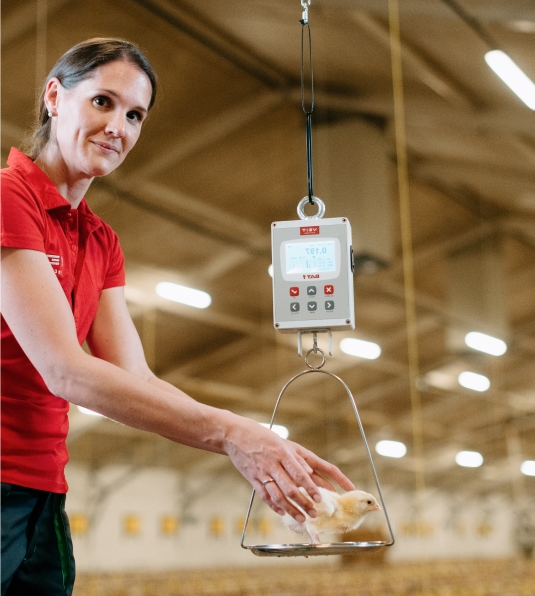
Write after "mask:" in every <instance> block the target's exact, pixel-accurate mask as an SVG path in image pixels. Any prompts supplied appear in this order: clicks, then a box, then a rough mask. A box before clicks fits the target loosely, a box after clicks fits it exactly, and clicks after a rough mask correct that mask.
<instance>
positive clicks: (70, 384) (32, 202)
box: [1, 39, 353, 596]
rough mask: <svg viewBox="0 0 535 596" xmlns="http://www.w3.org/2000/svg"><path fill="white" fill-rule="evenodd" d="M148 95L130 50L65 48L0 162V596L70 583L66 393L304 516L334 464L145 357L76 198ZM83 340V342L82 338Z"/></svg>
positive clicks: (119, 268)
mask: <svg viewBox="0 0 535 596" xmlns="http://www.w3.org/2000/svg"><path fill="white" fill-rule="evenodd" d="M155 95H156V79H155V76H154V73H153V71H152V69H151V67H150V65H149V63H148V61H147V59H146V58H145V57H144V56H143V54H142V53H141V52H140V50H139V49H138V48H137V47H136V46H135V45H133V44H131V43H129V42H126V41H123V40H117V39H92V40H88V41H86V42H83V43H81V44H78V45H77V46H74V47H73V48H71V49H70V50H69V51H68V52H67V53H66V54H64V55H63V56H62V57H61V58H60V60H59V61H58V63H57V64H56V65H55V66H54V68H53V69H52V71H51V72H50V75H49V76H48V78H47V81H46V84H45V87H44V90H43V92H42V95H41V98H40V100H39V106H38V110H39V127H38V128H37V130H36V132H35V134H34V146H33V149H32V151H31V152H30V155H29V156H26V155H24V154H22V153H21V152H19V151H17V150H16V149H12V151H11V153H10V156H9V159H8V165H9V167H8V168H7V169H5V170H3V171H2V203H3V204H2V210H3V213H2V242H1V244H2V348H3V349H2V372H3V382H2V596H4V595H6V594H9V595H13V594H24V595H25V596H30V595H33V594H43V595H45V594H46V595H47V596H51V595H55V594H71V591H72V584H73V581H74V560H73V557H72V544H71V541H70V535H69V530H68V521H67V518H66V516H65V512H64V499H65V493H66V491H67V484H66V482H65V476H64V467H65V464H66V462H67V459H68V455H67V449H66V445H65V439H66V435H67V429H68V420H67V412H68V408H69V403H73V404H77V405H80V406H84V407H87V408H90V409H91V410H95V411H97V412H99V413H101V414H103V415H105V416H107V417H109V418H112V419H114V420H117V421H119V422H122V423H124V424H127V425H130V426H133V427H135V428H139V429H143V430H147V431H151V432H155V433H158V434H160V435H162V436H164V437H167V438H169V439H170V440H172V441H176V442H177V443H182V444H185V445H189V446H192V447H197V448H201V449H205V450H207V451H212V452H216V453H221V454H226V455H228V456H229V457H230V458H231V460H232V462H233V464H234V465H235V466H236V468H237V469H238V470H239V471H240V472H241V473H242V474H243V476H244V477H245V478H247V480H249V482H250V483H251V484H252V486H253V487H254V489H255V490H256V491H257V493H258V494H259V495H260V496H261V498H262V499H263V500H264V501H265V502H266V503H267V504H268V505H269V506H270V507H271V508H272V509H273V510H274V511H276V512H277V513H279V514H281V515H283V514H284V513H289V514H290V515H292V516H293V517H294V518H295V519H296V520H297V521H299V522H302V521H304V518H303V515H302V513H300V512H299V510H298V509H297V508H296V507H295V506H294V505H293V504H292V503H291V501H290V500H293V501H295V503H297V504H298V505H300V506H301V507H302V508H303V509H304V510H305V511H307V512H308V513H309V514H310V515H311V516H313V517H314V516H315V510H314V508H313V506H311V505H310V502H309V501H308V500H307V499H305V497H304V496H303V495H302V494H301V493H300V491H299V490H298V487H300V486H302V487H304V488H305V489H306V491H307V492H308V494H309V495H310V496H311V497H312V498H313V499H314V500H315V501H316V502H319V501H320V500H321V497H320V493H319V490H318V488H317V487H318V485H319V486H330V485H329V483H328V482H327V481H325V480H324V479H323V478H322V477H321V476H320V473H321V474H323V475H326V476H329V477H330V478H332V479H333V480H335V481H337V482H338V483H339V484H340V485H341V486H342V487H343V488H345V489H348V490H351V489H352V488H353V485H352V484H351V482H350V481H349V480H348V479H347V478H346V477H345V476H344V475H343V474H342V473H341V472H340V471H339V470H338V469H337V468H336V467H335V466H333V465H331V464H329V463H327V462H325V461H324V460H322V459H320V458H318V457H317V456H315V455H314V454H313V453H311V452H310V451H308V450H306V449H304V448H303V447H301V446H300V445H297V444H295V443H292V442H289V441H284V440H282V439H280V438H279V437H277V436H276V435H275V434H274V433H272V432H271V431H269V430H266V429H265V428H263V427H262V426H261V425H259V424H257V423H256V422H254V421H252V420H249V419H246V418H243V417H240V416H237V415H235V414H232V413H231V412H228V411H225V410H219V409H216V408H212V407H209V406H206V405H203V404H200V403H197V402H196V401H195V400H193V399H192V398H190V397H189V396H187V395H186V394H184V393H183V392H182V391H180V390H179V389H177V388H175V387H174V386H172V385H169V384H168V383H166V382H164V381H162V380H160V379H158V378H157V377H155V376H154V375H153V374H152V372H151V371H150V370H149V368H148V366H147V363H146V361H145V357H144V354H143V349H142V346H141V342H140V339H139V337H138V335H137V332H136V330H135V327H134V325H133V323H132V320H131V318H130V316H129V314H128V310H127V307H126V302H125V299H124V292H123V289H124V288H123V286H124V268H123V255H122V252H121V249H120V246H119V242H118V239H117V237H116V235H115V233H114V232H113V231H112V230H111V228H109V226H108V225H107V224H105V223H104V222H103V221H102V220H100V219H99V218H98V217H96V216H95V215H94V214H93V213H92V212H91V211H90V209H89V207H88V206H87V204H86V202H85V200H84V198H83V197H84V195H85V193H86V192H87V189H88V188H89V185H90V184H91V182H92V180H93V179H94V178H95V176H105V175H106V174H109V173H110V172H112V171H113V170H114V169H115V168H116V167H117V166H119V165H120V164H121V163H122V161H123V160H124V159H125V157H126V156H127V154H128V153H129V151H130V150H131V149H132V148H133V146H134V145H135V144H136V141H137V139H138V138H139V135H140V132H141V128H142V124H143V121H144V120H145V118H146V117H147V115H148V112H149V110H150V109H151V107H152V105H153V103H154V99H155ZM84 341H87V344H88V346H89V348H90V350H91V355H89V354H87V353H86V352H85V351H84V350H83V349H82V348H81V344H82V343H83V342H84Z"/></svg>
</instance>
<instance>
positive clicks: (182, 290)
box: [156, 281, 212, 308]
mask: <svg viewBox="0 0 535 596" xmlns="http://www.w3.org/2000/svg"><path fill="white" fill-rule="evenodd" d="M156 293H157V294H158V296H161V297H162V298H166V299H167V300H172V301H173V302H180V303H181V304H187V305H188V306H194V307H195V308H206V307H208V306H210V304H211V303H212V298H211V296H210V294H207V293H206V292H201V290H194V289H193V288H187V287H186V286H180V285H179V284H174V283H171V282H168V281H162V282H160V283H159V284H158V285H157V286H156Z"/></svg>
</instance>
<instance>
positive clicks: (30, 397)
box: [1, 149, 125, 493]
mask: <svg viewBox="0 0 535 596" xmlns="http://www.w3.org/2000/svg"><path fill="white" fill-rule="evenodd" d="M7 163H8V165H9V167H8V168H6V169H3V170H2V171H1V178H2V181H1V182H2V187H1V190H2V195H1V198H2V233H1V245H2V246H5V247H10V248H26V249H31V250H38V251H40V252H44V253H45V254H46V256H47V257H48V261H49V263H50V266H51V267H52V269H53V270H54V272H55V274H56V276H57V279H58V283H59V284H60V285H61V287H62V289H63V291H64V293H65V299H66V300H67V301H68V303H69V305H70V307H71V310H72V311H73V316H74V321H75V324H76V330H77V333H78V341H79V342H80V344H82V343H83V342H84V341H85V338H86V336H87V333H88V331H89V328H90V327H91V323H92V321H93V319H94V317H95V314H96V312H97V308H98V301H99V297H100V293H101V292H102V290H103V289H106V288H111V287H115V286H122V285H124V281H125V280H124V257H123V254H122V251H121V248H120V246H119V240H118V238H117V235H116V234H115V232H113V230H112V229H111V228H110V227H109V226H108V225H107V224H106V223H104V222H103V221H102V220H101V219H100V218H99V217H97V216H96V215H94V214H93V213H92V212H91V210H90V209H89V207H88V206H87V203H86V202H85V200H83V201H82V202H81V203H80V205H79V207H78V209H72V208H71V205H70V203H68V202H67V201H66V200H65V199H64V198H63V197H62V196H61V195H60V194H59V193H58V191H57V189H56V187H55V186H54V184H53V183H52V181H51V180H50V179H49V178H48V177H47V176H46V175H45V174H44V173H43V172H42V170H40V169H39V168H38V167H37V166H36V165H35V164H34V163H33V162H32V161H31V160H30V159H29V158H28V157H27V156H26V155H24V154H23V153H21V152H20V151H18V150H17V149H12V150H11V153H10V154H9V158H8V162H7ZM50 308H54V305H53V304H51V305H50ZM1 341H2V371H1V372H2V386H1V394H2V410H1V417H2V444H1V449H2V451H1V466H2V470H1V475H2V482H8V483H11V484H18V485H21V486H25V487H27V488H36V489H39V490H45V491H50V492H57V493H64V492H66V491H67V483H66V481H65V474H64V468H65V464H66V463H67V461H68V459H69V457H68V453H67V446H66V443H65V440H66V437H67V432H68V429H69V421H68V417H67V413H68V410H69V403H68V402H67V401H65V400H64V399H61V398H59V397H55V396H54V395H52V394H51V393H50V392H49V391H48V389H47V387H46V385H45V383H44V381H43V379H42V377H41V376H40V375H39V373H38V372H37V370H36V369H35V368H34V366H33V365H32V363H31V362H30V361H29V360H28V358H27V357H26V355H25V353H24V352H23V351H22V349H21V347H20V345H19V344H18V342H17V340H16V339H15V337H14V336H13V334H12V333H11V330H10V329H9V327H8V325H7V324H6V322H5V320H4V318H3V317H2V318H1Z"/></svg>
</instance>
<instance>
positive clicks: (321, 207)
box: [297, 196, 325, 219]
mask: <svg viewBox="0 0 535 596" xmlns="http://www.w3.org/2000/svg"><path fill="white" fill-rule="evenodd" d="M308 202H310V200H309V198H308V196H307V197H303V198H302V199H301V200H300V201H299V203H298V204H297V215H299V219H321V218H322V217H323V216H324V215H325V203H324V202H323V201H322V200H321V199H320V198H319V197H314V196H313V197H312V202H313V203H314V204H315V205H317V207H318V212H317V213H316V215H306V214H305V205H306V204H307V203H308Z"/></svg>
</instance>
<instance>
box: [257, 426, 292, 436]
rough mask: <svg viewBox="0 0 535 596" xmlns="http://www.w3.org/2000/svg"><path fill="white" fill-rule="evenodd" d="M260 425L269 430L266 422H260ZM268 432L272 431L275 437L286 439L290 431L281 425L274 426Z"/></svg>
mask: <svg viewBox="0 0 535 596" xmlns="http://www.w3.org/2000/svg"><path fill="white" fill-rule="evenodd" d="M260 424H261V425H262V426H265V427H266V428H269V424H268V423H267V422H261V423H260ZM270 430H272V431H273V432H274V433H275V434H276V435H279V437H281V439H287V438H288V437H289V436H290V431H289V430H288V429H287V428H286V427H285V426H282V425H281V424H274V425H273V426H272V427H271V429H270Z"/></svg>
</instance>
